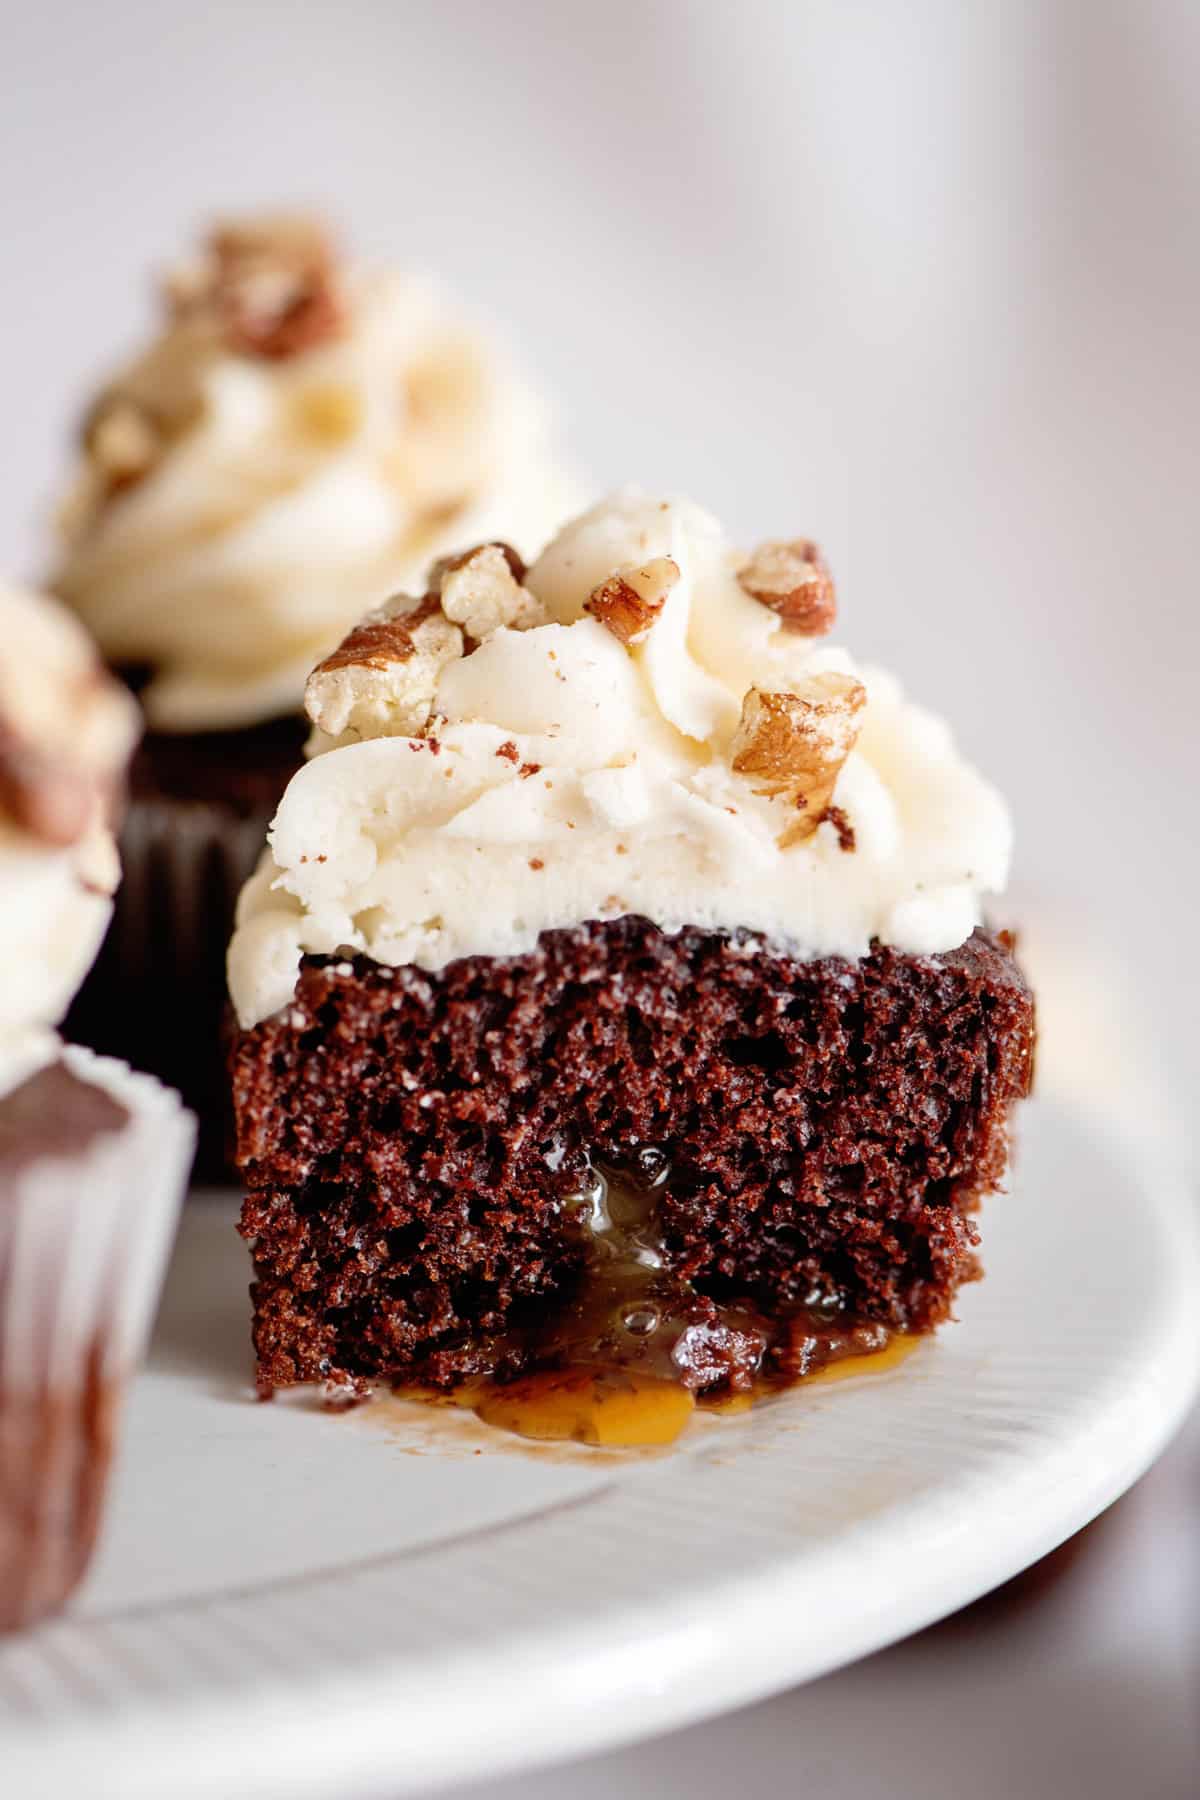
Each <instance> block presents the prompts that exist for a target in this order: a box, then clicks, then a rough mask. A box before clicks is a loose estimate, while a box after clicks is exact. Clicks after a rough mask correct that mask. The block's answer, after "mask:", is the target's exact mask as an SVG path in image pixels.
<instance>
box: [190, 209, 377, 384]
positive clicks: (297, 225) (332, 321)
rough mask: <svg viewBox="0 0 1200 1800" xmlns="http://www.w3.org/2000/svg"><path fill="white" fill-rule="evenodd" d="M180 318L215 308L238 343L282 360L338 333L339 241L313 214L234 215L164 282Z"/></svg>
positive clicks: (246, 350)
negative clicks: (335, 247)
mask: <svg viewBox="0 0 1200 1800" xmlns="http://www.w3.org/2000/svg"><path fill="white" fill-rule="evenodd" d="M165 285H166V293H167V299H168V303H169V304H170V306H171V308H172V310H173V312H174V313H175V315H176V316H177V317H190V316H195V315H197V314H198V315H201V316H204V315H212V316H213V317H214V318H215V319H216V321H217V324H218V326H219V328H220V330H221V334H222V336H223V337H224V339H225V341H226V343H227V344H228V345H229V347H230V348H231V349H232V350H237V351H240V352H242V353H243V354H245V355H249V356H262V357H266V358H268V359H269V360H272V361H277V360H281V359H283V358H285V357H289V356H295V355H298V354H299V353H300V352H301V351H303V350H310V349H312V348H313V347H314V346H315V345H317V344H321V343H324V342H325V341H326V340H327V339H329V338H332V337H335V336H337V334H338V332H339V331H340V330H341V328H342V324H343V319H344V309H343V304H342V298H341V294H340V292H339V287H338V281H337V264H336V259H335V257H334V254H333V248H332V245H331V244H330V241H329V238H328V236H327V234H326V232H325V231H324V229H323V227H322V226H321V225H319V224H318V223H317V222H316V221H315V220H313V219H307V218H291V217H287V216H279V217H268V218H262V219H246V220H232V221H229V222H226V223H224V224H220V225H218V226H217V227H216V228H215V229H214V231H213V232H212V233H211V235H210V237H209V241H208V246H207V254H206V256H204V257H203V258H201V259H199V260H197V261H196V262H194V263H192V264H187V265H184V266H183V267H181V268H180V269H178V270H176V271H175V272H174V273H173V274H172V275H171V276H170V277H168V280H167V282H166V284H165Z"/></svg>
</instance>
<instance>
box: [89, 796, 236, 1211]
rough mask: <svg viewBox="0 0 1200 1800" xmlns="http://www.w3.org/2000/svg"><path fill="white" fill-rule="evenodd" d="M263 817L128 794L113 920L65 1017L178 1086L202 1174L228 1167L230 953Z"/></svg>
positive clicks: (102, 1046) (211, 1177) (222, 1175)
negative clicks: (195, 1124)
mask: <svg viewBox="0 0 1200 1800" xmlns="http://www.w3.org/2000/svg"><path fill="white" fill-rule="evenodd" d="M270 820H271V814H270V813H268V812H263V813H260V814H257V815H255V816H253V817H250V818H239V817H237V816H236V815H234V814H232V813H230V812H228V811H226V810H224V809H223V808H221V807H220V806H215V805H210V804H208V803H207V802H204V801H192V800H171V799H164V798H159V797H154V798H146V799H135V800H134V801H133V803H132V805H131V806H130V809H129V813H128V816H127V818H126V820H125V824H124V827H123V829H122V832H121V864H122V882H121V887H120V889H119V890H118V893H117V897H116V908H115V912H114V915H113V921H112V925H111V926H110V928H109V932H108V936H107V937H106V938H105V940H104V945H103V947H102V949H101V951H100V954H99V956H98V957H97V959H96V963H95V966H94V968H93V969H92V972H91V974H90V975H89V976H88V979H87V981H86V982H85V983H84V985H83V988H82V990H81V992H80V994H79V997H78V999H77V1000H76V1002H75V1005H74V1006H73V1008H72V1010H71V1012H70V1014H69V1016H68V1020H67V1025H66V1032H67V1035H68V1036H69V1037H71V1038H73V1039H75V1040H77V1041H79V1042H82V1043H86V1044H89V1045H91V1046H92V1047H93V1048H94V1049H96V1050H99V1051H101V1052H103V1053H104V1054H106V1055H110V1056H118V1057H121V1058H122V1059H123V1060H124V1061H126V1062H128V1063H130V1064H131V1065H132V1066H133V1067H134V1068H138V1069H148V1070H150V1071H151V1072H152V1073H153V1074H155V1075H157V1076H158V1077H159V1078H160V1079H161V1080H162V1081H165V1082H167V1083H168V1084H169V1085H170V1086H171V1087H173V1088H177V1089H178V1091H179V1092H180V1094H181V1095H182V1096H183V1099H184V1101H185V1102H186V1103H187V1105H188V1106H190V1107H191V1108H192V1110H193V1111H194V1112H195V1114H196V1116H197V1119H198V1121H199V1127H200V1136H199V1147H198V1153H197V1174H198V1176H199V1177H200V1178H201V1179H202V1180H207V1181H220V1180H222V1179H227V1178H228V1160H227V1150H228V1143H229V1087H228V1081H227V1078H226V1072H225V1052H224V1027H225V1008H226V986H225V953H226V950H227V948H228V944H229V938H230V934H231V932H232V930H233V916H234V909H235V907H236V905H237V897H238V894H239V893H240V892H241V888H242V885H243V883H244V882H245V881H246V879H247V877H248V876H249V875H250V874H252V873H253V870H254V868H255V865H256V864H257V862H258V859H259V857H260V856H261V854H262V850H263V846H264V844H265V842H266V833H267V826H268V825H269V823H270Z"/></svg>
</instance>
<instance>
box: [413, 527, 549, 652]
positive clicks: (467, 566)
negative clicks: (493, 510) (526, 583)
mask: <svg viewBox="0 0 1200 1800" xmlns="http://www.w3.org/2000/svg"><path fill="white" fill-rule="evenodd" d="M524 574H525V564H524V563H523V562H522V561H521V558H520V557H519V556H518V555H517V552H516V551H515V550H514V549H513V548H512V545H511V544H499V543H497V544H477V545H476V546H475V548H474V549H473V550H467V551H464V552H463V554H462V555H460V556H454V557H447V558H444V559H443V560H442V561H441V562H440V563H435V564H434V568H433V571H432V575H431V580H432V581H433V582H434V583H435V584H436V586H437V590H438V592H439V593H440V595H441V605H442V611H443V612H444V613H445V615H446V617H447V618H448V619H450V620H452V621H453V622H454V624H456V625H461V626H462V628H463V631H464V632H465V633H466V635H467V637H469V638H473V639H474V640H475V641H476V642H477V643H478V642H482V640H483V639H484V638H488V637H490V636H491V635H492V633H493V632H494V631H499V630H501V629H502V628H507V629H509V630H513V631H527V630H528V629H529V628H530V627H531V626H533V625H544V624H545V623H546V610H545V608H544V607H543V606H542V603H541V601H540V600H538V599H536V598H535V596H534V595H533V594H531V593H530V592H529V590H528V589H527V588H524V587H522V585H521V581H522V578H523V576H524Z"/></svg>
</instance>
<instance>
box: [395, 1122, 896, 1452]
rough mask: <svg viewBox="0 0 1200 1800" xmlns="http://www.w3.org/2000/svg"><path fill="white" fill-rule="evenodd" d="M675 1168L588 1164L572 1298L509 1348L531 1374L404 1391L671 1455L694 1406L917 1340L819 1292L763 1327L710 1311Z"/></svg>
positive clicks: (495, 1418)
mask: <svg viewBox="0 0 1200 1800" xmlns="http://www.w3.org/2000/svg"><path fill="white" fill-rule="evenodd" d="M669 1178H670V1165H669V1163H668V1161H667V1159H666V1157H665V1156H664V1155H662V1153H660V1152H657V1151H649V1150H647V1151H643V1152H642V1154H641V1157H640V1158H639V1167H638V1170H637V1173H636V1177H631V1176H630V1175H628V1174H623V1173H618V1172H616V1171H614V1170H612V1169H608V1168H601V1167H597V1166H591V1167H589V1169H588V1172H587V1175H586V1177H585V1179H584V1180H583V1181H582V1182H581V1183H580V1184H579V1186H578V1187H577V1188H576V1189H575V1190H574V1191H573V1192H571V1193H569V1194H567V1195H565V1196H564V1199H563V1206H564V1208H565V1209H566V1210H567V1212H568V1213H569V1214H570V1215H571V1216H572V1217H573V1219H574V1220H575V1221H576V1223H577V1225H578V1228H579V1230H580V1231H581V1233H583V1234H584V1238H585V1251H586V1254H585V1259H584V1270H583V1274H582V1276H581V1279H580V1280H579V1282H578V1284H577V1286H576V1287H575V1289H574V1290H573V1292H572V1293H571V1294H570V1296H569V1297H568V1298H567V1299H566V1300H565V1301H564V1302H563V1303H562V1304H561V1305H560V1306H558V1307H556V1308H555V1309H554V1310H553V1312H551V1313H549V1314H548V1315H547V1316H546V1317H545V1318H543V1319H541V1320H539V1321H538V1323H537V1324H536V1325H535V1326H530V1327H527V1328H525V1329H524V1330H523V1331H521V1332H517V1333H513V1334H512V1335H511V1336H510V1337H509V1338H508V1340H507V1341H506V1344H505V1346H504V1348H505V1350H506V1352H507V1354H508V1358H509V1360H510V1361H512V1362H513V1363H515V1365H516V1366H518V1367H520V1368H521V1369H522V1370H523V1371H525V1372H523V1373H521V1374H520V1375H518V1376H517V1377H516V1379H513V1380H504V1379H497V1378H493V1377H484V1378H481V1379H477V1380H472V1381H468V1382H465V1383H463V1384H462V1386H460V1387H459V1388H457V1389H456V1390H455V1391H454V1392H453V1393H452V1394H449V1395H447V1394H444V1393H442V1394H438V1393H433V1392H431V1391H430V1390H429V1389H426V1388H421V1387H407V1386H406V1387H404V1388H401V1389H398V1390H397V1391H398V1392H400V1393H402V1394H405V1395H407V1396H409V1397H411V1398H421V1399H429V1400H435V1401H440V1402H441V1403H443V1404H446V1403H449V1404H452V1405H456V1406H465V1407H469V1408H471V1409H472V1410H473V1411H474V1412H475V1413H477V1414H478V1416H479V1418H481V1419H482V1420H483V1421H484V1423H485V1424H488V1425H494V1426H497V1427H499V1428H500V1429H502V1430H506V1431H511V1432H515V1433H516V1434H517V1435H518V1436H520V1437H526V1438H536V1439H542V1440H551V1441H560V1442H561V1441H572V1442H576V1443H583V1444H595V1445H601V1446H605V1447H608V1448H613V1449H615V1448H634V1447H644V1446H652V1445H663V1444H670V1443H672V1442H674V1440H675V1439H676V1438H677V1437H678V1436H679V1435H680V1433H681V1432H682V1431H683V1430H684V1428H685V1426H686V1425H687V1423H688V1421H689V1419H690V1418H691V1417H692V1414H693V1413H694V1411H695V1410H696V1408H697V1407H698V1406H700V1407H704V1408H706V1409H709V1410H713V1411H718V1412H740V1411H743V1410H745V1409H746V1408H748V1407H750V1406H751V1405H753V1404H754V1402H755V1401H756V1400H757V1399H760V1398H762V1397H764V1396H766V1395H768V1394H771V1393H775V1392H778V1391H780V1390H781V1389H784V1388H788V1387H791V1386H794V1385H795V1384H796V1383H798V1382H801V1381H806V1380H813V1379H818V1378H821V1377H824V1378H826V1379H830V1378H834V1377H837V1376H840V1375H845V1376H851V1375H858V1374H863V1373H866V1372H868V1371H871V1370H882V1369H885V1368H890V1367H892V1366H894V1365H895V1364H896V1363H898V1362H899V1361H900V1360H901V1359H902V1358H903V1357H904V1356H905V1355H906V1354H907V1353H908V1352H909V1351H910V1350H911V1349H913V1348H915V1346H916V1344H917V1342H918V1341H919V1340H918V1339H916V1338H911V1337H905V1336H903V1335H902V1334H899V1333H895V1332H892V1331H889V1329H888V1328H887V1327H886V1326H883V1325H878V1324H858V1323H855V1322H854V1321H853V1320H851V1319H849V1318H847V1317H846V1315H845V1314H844V1313H843V1312H842V1311H841V1309H840V1306H839V1304H838V1301H837V1299H836V1297H834V1296H829V1295H825V1294H821V1293H813V1294H810V1295H809V1296H808V1297H807V1299H806V1300H804V1301H802V1302H797V1303H794V1304H792V1305H791V1306H790V1307H788V1308H787V1309H786V1310H785V1311H782V1312H780V1313H777V1314H773V1315H772V1316H770V1317H768V1316H767V1315H766V1314H764V1313H762V1312H760V1311H759V1310H758V1309H757V1308H756V1307H755V1306H754V1305H753V1304H752V1303H750V1302H742V1301H730V1300H714V1299H712V1298H710V1297H709V1296H707V1295H704V1294H702V1293H700V1292H698V1291H697V1290H696V1288H695V1287H693V1285H692V1284H691V1282H689V1281H688V1280H687V1279H686V1278H685V1277H683V1276H681V1275H679V1274H677V1273H676V1272H674V1271H673V1270H672V1269H671V1268H670V1266H669V1263H668V1259H667V1256H666V1253H665V1248H664V1242H663V1234H662V1229H661V1225H660V1222H659V1216H658V1213H659V1199H660V1197H661V1195H662V1194H663V1192H664V1191H665V1189H666V1186H667V1183H668V1181H669Z"/></svg>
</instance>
